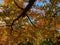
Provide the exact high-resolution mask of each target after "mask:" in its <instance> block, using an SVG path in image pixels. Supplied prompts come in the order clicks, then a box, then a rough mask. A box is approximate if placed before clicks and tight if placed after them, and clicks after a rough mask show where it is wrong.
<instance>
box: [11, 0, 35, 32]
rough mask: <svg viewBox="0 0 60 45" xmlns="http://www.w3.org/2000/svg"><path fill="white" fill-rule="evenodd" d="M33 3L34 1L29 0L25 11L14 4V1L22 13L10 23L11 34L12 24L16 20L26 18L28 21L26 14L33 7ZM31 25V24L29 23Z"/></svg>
mask: <svg viewBox="0 0 60 45" xmlns="http://www.w3.org/2000/svg"><path fill="white" fill-rule="evenodd" d="M35 1H36V0H29V4H28V5H27V6H26V8H25V9H23V8H21V7H20V6H19V5H18V4H17V3H16V2H15V0H14V2H15V4H16V5H17V6H18V8H20V9H22V10H23V12H22V13H21V14H20V15H19V16H18V17H17V18H16V19H14V20H13V22H12V24H11V32H12V30H13V27H12V26H13V24H14V22H15V21H16V20H18V19H19V18H20V17H25V16H27V17H28V19H29V16H28V15H27V14H26V13H27V11H29V10H30V8H31V7H32V6H33V4H34V2H35ZM29 20H30V19H29ZM30 22H31V20H30ZM31 23H32V22H31ZM32 24H33V23H32Z"/></svg>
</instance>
